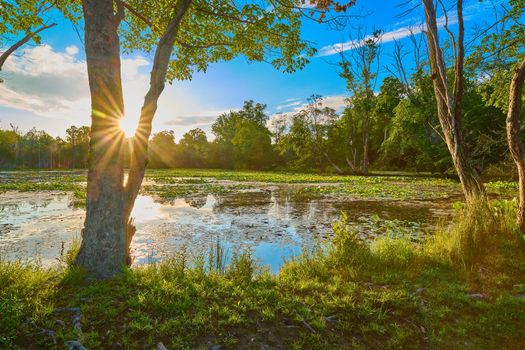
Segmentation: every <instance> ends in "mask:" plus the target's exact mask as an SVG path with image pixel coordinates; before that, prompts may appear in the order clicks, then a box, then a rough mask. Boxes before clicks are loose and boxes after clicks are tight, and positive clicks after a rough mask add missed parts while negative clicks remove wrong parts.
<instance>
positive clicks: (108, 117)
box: [76, 0, 127, 279]
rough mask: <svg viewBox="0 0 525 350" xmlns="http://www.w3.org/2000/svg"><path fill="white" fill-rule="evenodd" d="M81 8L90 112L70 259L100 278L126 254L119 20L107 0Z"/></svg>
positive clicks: (89, 0)
mask: <svg viewBox="0 0 525 350" xmlns="http://www.w3.org/2000/svg"><path fill="white" fill-rule="evenodd" d="M83 10H84V23H85V27H84V31H85V47H86V62H87V68H88V78H89V88H90V93H91V111H92V112H91V113H92V114H91V135H90V136H91V140H90V159H89V166H88V179H87V198H86V219H85V221H84V229H83V230H82V243H81V246H80V251H79V253H78V256H77V258H76V264H77V265H79V266H81V267H83V268H85V269H86V270H87V272H88V274H89V275H90V276H92V277H95V278H98V279H105V278H110V277H113V276H114V275H115V274H116V273H117V272H118V271H120V270H121V268H122V266H123V265H124V264H125V263H126V256H127V236H126V223H127V222H126V220H125V216H124V203H123V198H124V191H123V189H124V188H123V180H124V163H123V159H122V149H123V147H122V146H123V142H124V133H123V132H122V130H121V129H120V127H119V120H120V118H121V117H122V116H123V114H124V101H123V95H122V84H121V70H120V43H119V37H118V33H117V29H118V25H119V22H118V21H116V19H115V15H114V14H113V1H112V0H84V1H83Z"/></svg>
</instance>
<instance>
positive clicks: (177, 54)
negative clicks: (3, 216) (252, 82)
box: [76, 0, 346, 278]
mask: <svg viewBox="0 0 525 350" xmlns="http://www.w3.org/2000/svg"><path fill="white" fill-rule="evenodd" d="M312 4H313V5H314V6H313V8H312V9H313V10H316V11H317V10H319V11H325V10H326V9H328V8H329V6H331V5H332V4H333V2H332V1H318V2H317V1H313V2H312ZM82 5H83V14H84V31H85V49H86V62H87V68H88V78H89V86H90V93H91V110H92V115H91V141H90V162H89V168H88V184H87V200H86V219H85V222H84V229H83V230H82V242H81V246H80V250H79V253H78V256H77V258H76V264H77V265H79V266H82V267H83V268H85V269H86V270H87V271H88V273H89V275H91V276H93V277H96V278H110V277H112V276H114V275H115V274H116V273H117V272H118V271H119V270H120V269H121V267H122V266H123V265H124V264H126V263H130V262H131V260H130V257H129V246H130V243H131V239H132V236H133V233H134V228H133V227H132V226H131V224H130V215H131V210H132V208H133V205H134V203H135V199H136V197H137V195H138V192H139V189H140V186H141V184H142V180H143V178H144V173H145V168H146V164H147V155H148V152H147V149H148V139H149V137H150V134H151V129H152V121H153V118H154V116H155V112H156V109H157V102H158V99H159V97H160V95H161V93H162V91H163V90H164V86H165V81H166V80H168V81H172V80H174V79H189V78H191V75H192V73H193V72H194V71H195V70H197V71H205V70H206V68H207V67H208V64H209V63H210V62H216V61H219V60H231V59H233V58H234V57H236V56H238V55H241V54H242V55H244V56H246V57H247V58H248V60H251V61H262V60H266V61H270V62H271V63H272V65H273V66H274V67H275V68H277V69H279V70H282V71H284V72H293V71H295V70H296V69H299V68H302V67H303V66H304V64H306V62H307V55H305V54H310V55H311V54H313V49H311V48H310V47H309V46H308V44H307V43H306V42H304V41H302V40H301V38H300V28H301V13H302V11H303V10H304V8H303V7H302V6H300V4H299V3H298V2H296V1H292V0H285V1H279V2H268V3H267V2H260V1H257V2H242V3H235V2H231V1H226V0H216V1H211V2H210V1H203V0H179V1H173V0H161V1H158V0H146V1H142V0H129V1H122V0H115V1H113V0H84V1H83V2H82ZM338 9H339V8H338ZM313 10H312V11H313ZM344 10H346V7H345V8H344ZM123 20H126V25H125V26H121V23H122V21H123ZM121 39H123V40H122V46H123V48H124V50H125V51H128V52H129V51H132V50H135V49H140V50H143V51H145V52H152V51H154V60H153V66H152V70H151V75H150V87H149V90H148V92H147V93H146V96H145V98H144V104H143V106H142V109H141V113H140V117H139V126H138V128H137V130H136V132H135V135H134V137H133V140H132V143H131V145H132V153H131V156H130V158H131V159H130V170H129V175H128V178H127V181H126V183H124V162H123V156H122V155H123V145H124V134H123V132H122V130H120V128H119V121H120V119H121V118H122V117H123V116H124V103H123V94H122V82H121V69H120V68H121V67H120V49H121Z"/></svg>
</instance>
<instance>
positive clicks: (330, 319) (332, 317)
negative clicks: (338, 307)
mask: <svg viewBox="0 0 525 350" xmlns="http://www.w3.org/2000/svg"><path fill="white" fill-rule="evenodd" d="M324 319H325V320H326V321H327V322H336V321H337V315H332V316H326V317H325V318H324Z"/></svg>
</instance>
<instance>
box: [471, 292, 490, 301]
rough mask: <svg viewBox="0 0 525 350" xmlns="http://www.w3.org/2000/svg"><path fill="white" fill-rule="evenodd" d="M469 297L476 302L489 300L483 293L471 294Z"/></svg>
mask: <svg viewBox="0 0 525 350" xmlns="http://www.w3.org/2000/svg"><path fill="white" fill-rule="evenodd" d="M468 296H469V297H471V298H472V299H476V300H482V299H487V296H486V295H485V294H481V293H472V294H469V295H468Z"/></svg>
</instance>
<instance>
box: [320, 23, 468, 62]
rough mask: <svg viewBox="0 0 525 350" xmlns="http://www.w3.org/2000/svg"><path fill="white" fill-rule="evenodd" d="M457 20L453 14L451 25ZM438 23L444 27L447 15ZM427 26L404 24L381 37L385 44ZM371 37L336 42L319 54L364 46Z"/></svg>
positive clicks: (416, 33) (417, 31) (420, 31)
mask: <svg viewBox="0 0 525 350" xmlns="http://www.w3.org/2000/svg"><path fill="white" fill-rule="evenodd" d="M457 21H458V19H457V16H456V15H452V14H451V15H450V16H449V18H448V24H449V25H454V24H456V23H457ZM437 24H438V27H439V28H442V27H444V25H445V24H446V18H445V17H440V18H438V20H437ZM425 28H426V27H425V24H423V23H414V24H412V25H409V26H404V27H401V28H397V29H394V30H391V31H388V32H384V33H383V35H382V37H381V42H382V43H383V44H384V43H389V42H392V41H395V40H401V39H404V38H407V37H409V36H410V35H412V34H413V35H418V34H421V33H422V32H423V31H424V30H425ZM370 38H372V35H368V36H366V37H365V38H364V39H363V40H348V41H345V42H341V43H335V44H332V45H327V46H323V47H322V48H321V49H319V53H318V56H319V57H322V56H331V55H335V54H339V53H341V52H343V51H345V50H346V51H348V50H353V49H355V48H357V47H360V46H362V45H363V44H364V42H365V41H366V40H367V39H370Z"/></svg>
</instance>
